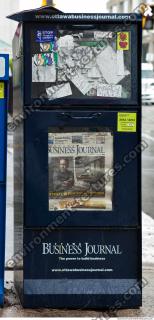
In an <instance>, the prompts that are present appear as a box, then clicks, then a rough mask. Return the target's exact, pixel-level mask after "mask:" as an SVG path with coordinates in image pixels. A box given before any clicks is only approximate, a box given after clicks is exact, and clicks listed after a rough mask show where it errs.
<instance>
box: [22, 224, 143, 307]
mask: <svg viewBox="0 0 154 320" xmlns="http://www.w3.org/2000/svg"><path fill="white" fill-rule="evenodd" d="M23 261H24V272H23V274H24V279H23V305H24V306H26V307H38V308H40V307H50V308H91V309H93V308H112V307H114V306H115V304H117V301H118V299H120V302H119V305H118V307H119V308H128V307H132V308H134V307H139V306H140V305H141V291H142V289H141V287H142V285H141V248H140V230H137V229H116V230H115V229H106V230H105V229H102V230H100V229H74V230H70V229H63V230H54V231H53V230H52V231H51V230H43V229H40V230H31V229H25V230H24V260H23ZM16 287H17V284H16ZM20 295H21V294H20ZM20 298H21V297H20ZM121 300H122V302H121Z"/></svg>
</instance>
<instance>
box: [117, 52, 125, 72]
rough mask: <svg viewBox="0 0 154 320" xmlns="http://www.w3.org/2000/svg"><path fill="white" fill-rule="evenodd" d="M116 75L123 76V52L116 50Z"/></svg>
mask: <svg viewBox="0 0 154 320" xmlns="http://www.w3.org/2000/svg"><path fill="white" fill-rule="evenodd" d="M117 75H119V76H125V66H124V52H123V51H120V50H119V51H117Z"/></svg>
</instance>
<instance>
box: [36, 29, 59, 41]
mask: <svg viewBox="0 0 154 320" xmlns="http://www.w3.org/2000/svg"><path fill="white" fill-rule="evenodd" d="M54 40H55V32H54V31H51V30H41V31H40V30H37V32H36V42H53V41H54Z"/></svg>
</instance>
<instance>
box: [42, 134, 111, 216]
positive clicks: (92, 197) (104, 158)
mask: <svg viewBox="0 0 154 320" xmlns="http://www.w3.org/2000/svg"><path fill="white" fill-rule="evenodd" d="M100 130H101V129H100ZM48 162H49V211H55V210H65V209H68V208H69V209H71V208H72V209H76V210H112V191H113V177H112V176H110V177H109V174H108V173H109V170H111V169H112V168H113V135H112V133H111V132H106V131H104V132H103V131H98V132H96V131H95V132H93V131H92V130H91V131H89V129H87V131H86V130H84V131H83V132H82V131H79V130H78V132H73V129H72V132H63V133H61V132H51V131H50V130H49V134H48ZM106 175H107V176H108V179H107V180H106Z"/></svg>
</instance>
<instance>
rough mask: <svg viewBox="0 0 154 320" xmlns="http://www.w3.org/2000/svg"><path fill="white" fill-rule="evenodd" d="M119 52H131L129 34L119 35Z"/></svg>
mask: <svg viewBox="0 0 154 320" xmlns="http://www.w3.org/2000/svg"><path fill="white" fill-rule="evenodd" d="M117 50H129V32H118V33H117Z"/></svg>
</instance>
